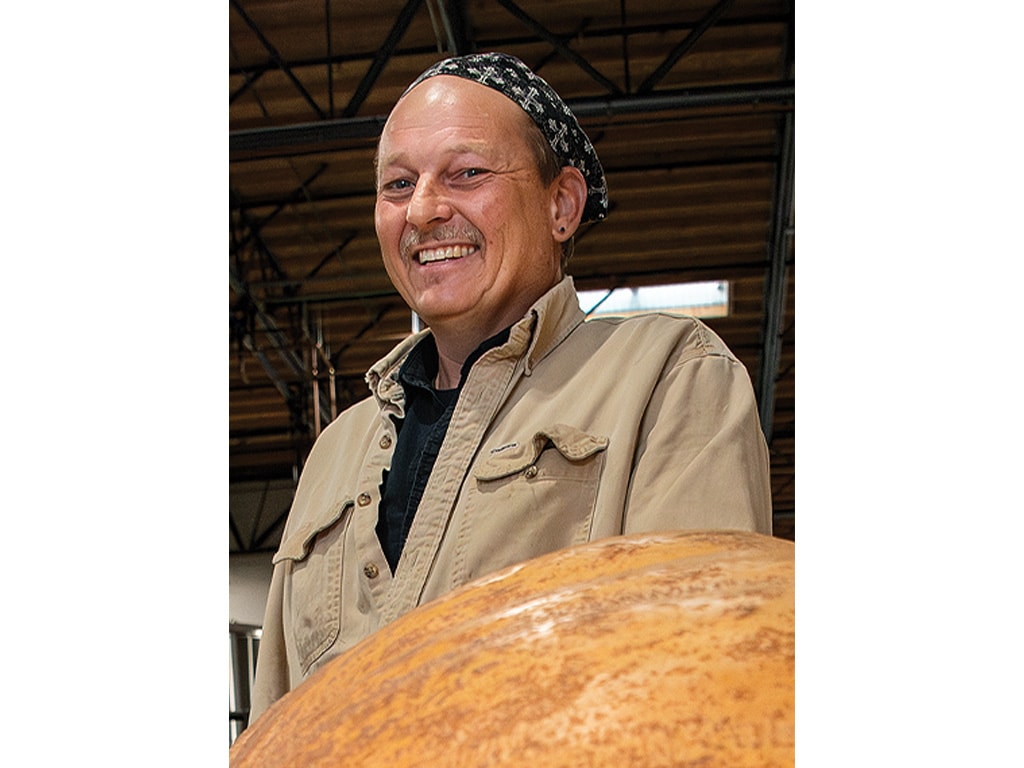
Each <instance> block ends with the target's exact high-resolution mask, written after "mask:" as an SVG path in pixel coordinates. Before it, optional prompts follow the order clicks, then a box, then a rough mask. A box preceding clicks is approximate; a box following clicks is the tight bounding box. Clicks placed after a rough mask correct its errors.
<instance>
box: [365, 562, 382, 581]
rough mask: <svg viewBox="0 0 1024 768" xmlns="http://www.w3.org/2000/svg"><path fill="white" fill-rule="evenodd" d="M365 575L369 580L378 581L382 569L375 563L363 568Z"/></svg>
mask: <svg viewBox="0 0 1024 768" xmlns="http://www.w3.org/2000/svg"><path fill="white" fill-rule="evenodd" d="M363 575H364V576H366V578H368V579H376V578H377V577H378V576H379V575H380V569H379V568H378V567H377V566H376V565H374V564H373V563H367V564H366V565H364V566H363Z"/></svg>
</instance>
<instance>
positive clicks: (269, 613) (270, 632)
mask: <svg viewBox="0 0 1024 768" xmlns="http://www.w3.org/2000/svg"><path fill="white" fill-rule="evenodd" d="M286 567H288V563H287V561H286V562H281V563H278V564H277V565H275V566H274V573H273V576H272V577H271V580H270V592H269V594H268V596H267V610H266V613H265V615H264V617H263V632H262V634H261V635H260V645H259V652H258V654H257V657H256V679H255V681H254V682H253V689H252V693H251V695H250V697H249V724H250V725H251V724H252V723H254V722H256V719H257V718H258V717H259V716H260V715H261V714H263V712H265V711H266V710H267V708H268V707H270V705H271V704H273V703H274V702H275V701H277V700H278V699H279V698H281V697H282V696H284V695H285V694H286V693H288V691H289V690H290V688H291V686H290V685H289V679H290V674H289V670H288V654H287V651H286V650H285V643H284V617H283V614H282V609H283V605H284V569H285V568H286Z"/></svg>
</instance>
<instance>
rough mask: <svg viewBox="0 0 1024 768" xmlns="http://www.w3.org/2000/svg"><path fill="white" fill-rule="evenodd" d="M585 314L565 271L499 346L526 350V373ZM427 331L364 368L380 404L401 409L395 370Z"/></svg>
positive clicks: (401, 394)
mask: <svg viewBox="0 0 1024 768" xmlns="http://www.w3.org/2000/svg"><path fill="white" fill-rule="evenodd" d="M584 317H585V315H584V313H583V310H582V309H580V303H579V298H578V297H577V295H576V288H575V286H574V284H573V281H572V278H571V277H569V276H568V275H567V276H566V277H564V278H562V280H561V281H560V282H559V283H558V284H556V285H555V286H554V287H552V288H551V289H550V290H549V291H548V292H547V293H545V294H544V295H543V296H541V297H540V298H539V299H537V301H536V302H535V303H534V305H533V306H532V307H530V309H529V311H528V312H527V313H526V315H524V316H523V319H522V320H520V321H518V322H517V323H516V324H515V325H513V326H512V328H511V332H510V334H509V339H508V341H507V342H505V344H503V345H502V346H501V347H499V349H501V350H503V351H504V352H505V354H509V355H514V356H516V357H519V356H522V355H524V352H525V359H524V361H523V373H524V374H525V375H526V376H529V375H530V374H531V373H532V371H533V369H534V368H535V367H536V366H537V364H538V363H539V362H540V361H541V360H543V359H544V358H545V357H547V356H548V355H549V354H550V353H551V351H552V350H554V349H555V347H557V346H558V345H559V344H561V343H562V341H563V340H564V339H565V337H566V336H568V335H569V334H570V333H571V332H572V330H573V329H574V328H575V327H576V326H578V325H579V324H580V323H582V322H583V319H584ZM429 333H430V329H429V328H428V329H426V330H423V331H420V332H419V333H415V334H413V335H412V336H409V337H408V338H406V339H404V340H403V341H402V342H400V343H399V344H398V346H396V347H395V348H394V349H392V350H391V351H390V352H389V353H388V354H387V355H385V356H384V357H383V358H381V359H380V360H378V361H377V362H376V363H374V364H373V366H372V367H371V368H370V370H369V371H367V372H366V384H367V385H368V386H369V388H370V391H371V392H372V393H373V395H374V397H375V398H376V399H377V404H378V405H379V406H380V407H381V408H384V407H386V406H387V405H388V404H389V403H390V404H393V405H394V406H396V407H397V408H398V409H399V411H401V410H402V407H403V405H404V402H405V394H404V392H403V391H402V387H401V385H400V384H399V383H398V371H399V369H400V368H401V366H402V363H403V362H404V361H405V358H406V357H407V356H408V354H409V353H410V352H411V351H412V349H413V347H415V346H416V345H417V344H419V343H420V341H421V340H422V339H424V338H425V337H426V336H427V335H428V334H429Z"/></svg>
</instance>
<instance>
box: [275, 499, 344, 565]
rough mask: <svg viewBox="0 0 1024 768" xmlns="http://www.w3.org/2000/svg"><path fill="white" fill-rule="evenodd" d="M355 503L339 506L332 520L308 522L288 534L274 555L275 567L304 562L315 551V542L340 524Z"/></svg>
mask: <svg viewBox="0 0 1024 768" xmlns="http://www.w3.org/2000/svg"><path fill="white" fill-rule="evenodd" d="M354 503H355V502H354V501H352V500H349V501H346V502H344V503H343V504H339V505H338V508H337V510H336V512H335V514H333V515H332V516H331V517H330V518H328V519H326V520H307V521H305V522H303V523H302V524H301V525H300V526H299V527H298V528H296V529H295V530H294V531H290V532H288V534H287V535H286V536H285V537H284V538H283V539H282V540H281V546H280V547H278V549H277V553H276V554H275V555H274V560H273V562H274V565H277V564H278V563H279V562H281V561H282V560H294V561H296V562H298V561H300V560H304V559H305V558H306V557H307V556H308V555H309V553H310V551H311V550H312V549H313V540H314V539H315V538H316V537H317V536H318V535H320V534H321V533H323V532H324V531H326V530H327V529H328V528H330V527H331V526H332V525H334V524H335V523H336V522H338V521H339V520H340V519H341V517H342V515H344V514H345V511H346V510H348V509H349V507H352V506H353V505H354Z"/></svg>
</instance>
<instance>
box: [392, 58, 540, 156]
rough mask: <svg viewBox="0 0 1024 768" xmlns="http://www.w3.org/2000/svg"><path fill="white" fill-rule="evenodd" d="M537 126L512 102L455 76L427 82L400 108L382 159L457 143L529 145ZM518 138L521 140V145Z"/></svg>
mask: <svg viewBox="0 0 1024 768" xmlns="http://www.w3.org/2000/svg"><path fill="white" fill-rule="evenodd" d="M532 126H533V123H532V121H531V120H530V118H529V116H528V115H527V114H526V113H525V112H524V111H523V110H522V109H520V107H519V106H518V105H517V104H515V103H514V102H513V101H512V100H510V99H509V98H507V97H506V96H504V95H503V94H501V93H499V92H498V91H495V90H494V89H492V88H488V87H487V86H485V85H481V84H480V83H476V82H473V81H472V80H466V79H464V78H461V77H454V76H451V75H437V76H435V77H431V78H428V79H427V80H424V81H423V82H422V83H420V84H419V85H417V86H416V87H415V88H413V89H412V90H411V91H409V92H408V93H407V94H405V96H403V97H402V99H401V100H400V101H399V102H398V104H396V105H395V108H394V109H393V110H392V112H391V115H390V116H389V117H388V120H387V122H386V123H385V125H384V130H383V131H382V132H381V139H380V158H381V160H382V161H386V160H387V159H388V157H389V155H390V153H391V152H392V151H394V150H400V149H405V148H407V147H408V146H410V145H412V146H417V147H420V148H422V147H423V145H427V146H430V147H435V148H436V147H439V146H440V145H443V144H445V143H446V142H451V141H455V140H458V141H459V142H461V143H463V144H468V145H479V146H480V147H481V148H485V147H496V148H509V146H510V145H509V142H511V146H516V145H525V142H526V138H525V137H526V136H527V131H528V130H529V129H530V128H531V127H532ZM516 137H518V141H516Z"/></svg>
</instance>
